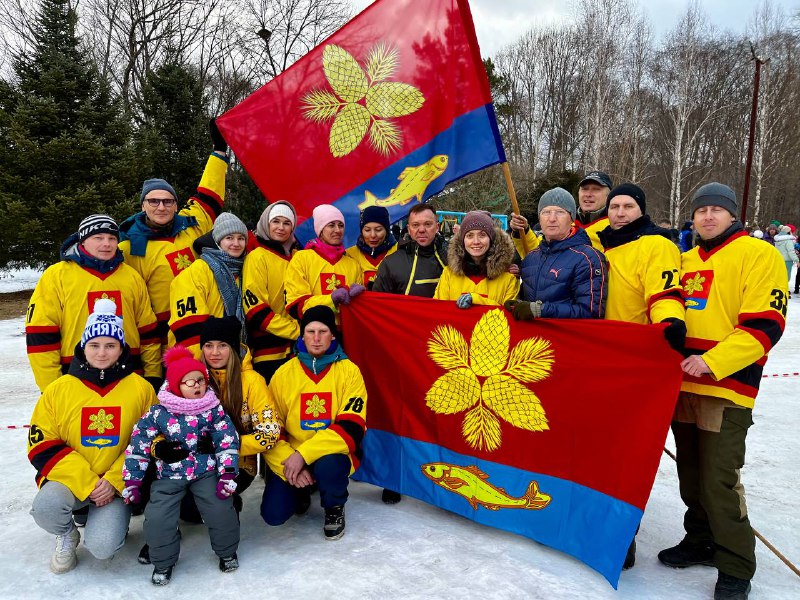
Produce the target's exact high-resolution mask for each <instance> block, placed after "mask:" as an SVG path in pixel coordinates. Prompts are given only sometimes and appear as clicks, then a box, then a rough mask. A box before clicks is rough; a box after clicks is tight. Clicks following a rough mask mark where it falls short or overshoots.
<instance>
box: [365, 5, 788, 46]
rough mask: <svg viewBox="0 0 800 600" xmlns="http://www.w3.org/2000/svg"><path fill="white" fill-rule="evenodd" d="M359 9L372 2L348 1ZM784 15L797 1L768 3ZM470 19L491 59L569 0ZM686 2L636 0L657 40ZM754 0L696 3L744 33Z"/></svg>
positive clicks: (554, 16) (483, 8)
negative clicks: (778, 8)
mask: <svg viewBox="0 0 800 600" xmlns="http://www.w3.org/2000/svg"><path fill="white" fill-rule="evenodd" d="M352 2H353V5H354V6H355V8H356V10H362V9H363V8H364V7H366V6H367V5H369V4H371V3H372V0H352ZM772 2H773V4H774V5H775V6H779V7H781V8H782V9H783V11H784V13H786V14H787V15H792V14H795V13H797V12H800V0H772ZM469 4H470V7H471V9H472V17H473V19H474V20H475V29H476V31H477V33H478V43H479V44H480V46H481V54H482V55H483V56H485V57H486V56H492V55H494V54H496V53H497V51H498V50H500V49H501V48H502V47H503V46H505V45H507V44H508V43H510V42H513V41H514V40H516V39H517V38H518V37H519V36H520V35H521V34H523V33H524V32H525V31H527V30H528V29H529V28H530V27H531V26H532V25H534V24H535V23H548V22H554V21H559V20H563V19H568V18H569V15H570V13H571V8H570V2H569V0H561V1H558V0H470V1H469ZM688 4H689V0H639V6H640V7H642V10H643V11H644V12H645V13H647V15H648V20H649V21H650V24H651V25H652V26H653V31H654V33H655V35H656V37H657V38H660V37H661V36H662V35H663V34H664V33H665V32H667V31H669V30H670V29H671V28H673V27H674V26H675V25H676V23H678V21H679V20H680V18H681V16H682V14H683V13H684V12H685V10H686V7H687V6H688ZM757 4H758V0H700V5H701V7H702V9H703V10H704V11H705V13H706V15H707V16H708V18H709V21H710V22H711V23H713V24H714V25H715V26H716V27H717V28H719V29H727V30H731V31H734V32H736V33H741V32H744V31H745V30H746V28H747V23H748V21H750V19H751V17H752V14H753V10H754V9H755V7H756V6H757Z"/></svg>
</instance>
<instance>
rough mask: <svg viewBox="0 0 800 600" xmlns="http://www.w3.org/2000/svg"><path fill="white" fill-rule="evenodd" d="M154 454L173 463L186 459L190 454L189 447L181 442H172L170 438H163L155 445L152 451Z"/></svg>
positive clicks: (166, 461)
mask: <svg viewBox="0 0 800 600" xmlns="http://www.w3.org/2000/svg"><path fill="white" fill-rule="evenodd" d="M151 454H152V455H153V456H155V457H156V458H158V459H161V460H163V461H164V462H165V463H168V464H170V465H171V464H173V463H178V462H181V461H182V460H184V459H185V458H186V457H187V456H189V449H188V448H187V447H186V446H184V445H183V444H182V443H181V442H175V441H173V442H170V441H168V440H161V441H160V442H158V443H156V445H155V446H153V451H152V452H151Z"/></svg>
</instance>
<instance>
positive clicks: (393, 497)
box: [381, 489, 403, 504]
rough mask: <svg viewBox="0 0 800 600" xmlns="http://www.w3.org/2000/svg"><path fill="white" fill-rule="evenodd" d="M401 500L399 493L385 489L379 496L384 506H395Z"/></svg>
mask: <svg viewBox="0 0 800 600" xmlns="http://www.w3.org/2000/svg"><path fill="white" fill-rule="evenodd" d="M402 499H403V497H402V496H401V495H400V493H399V492H395V491H392V490H387V489H385V490H383V493H382V494H381V500H383V503H384V504H397V503H398V502H400V500H402Z"/></svg>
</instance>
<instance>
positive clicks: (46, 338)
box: [25, 331, 61, 348]
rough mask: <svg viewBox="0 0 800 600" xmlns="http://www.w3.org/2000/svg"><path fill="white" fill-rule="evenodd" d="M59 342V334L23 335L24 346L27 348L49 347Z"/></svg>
mask: <svg viewBox="0 0 800 600" xmlns="http://www.w3.org/2000/svg"><path fill="white" fill-rule="evenodd" d="M59 342H61V332H60V331H55V332H53V333H27V334H25V344H26V345H27V346H28V347H29V348H32V347H35V346H51V345H53V344H58V343H59Z"/></svg>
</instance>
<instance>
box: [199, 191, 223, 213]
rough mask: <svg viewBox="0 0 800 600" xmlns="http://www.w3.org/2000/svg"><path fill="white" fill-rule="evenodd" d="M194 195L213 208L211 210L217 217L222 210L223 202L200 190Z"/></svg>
mask: <svg viewBox="0 0 800 600" xmlns="http://www.w3.org/2000/svg"><path fill="white" fill-rule="evenodd" d="M194 197H195V198H197V199H198V200H199V201H200V202H202V203H203V204H205V205H206V206H208V207H209V208H210V209H211V211H212V212H213V213H214V218H215V219H216V218H217V217H218V216H219V215H220V213H221V212H222V204H220V202H219V200H217V199H216V198H215V197H214V196H211V195H209V194H204V193H203V192H201V191H200V190H198V191H197V193H196V194H195V195H194Z"/></svg>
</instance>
